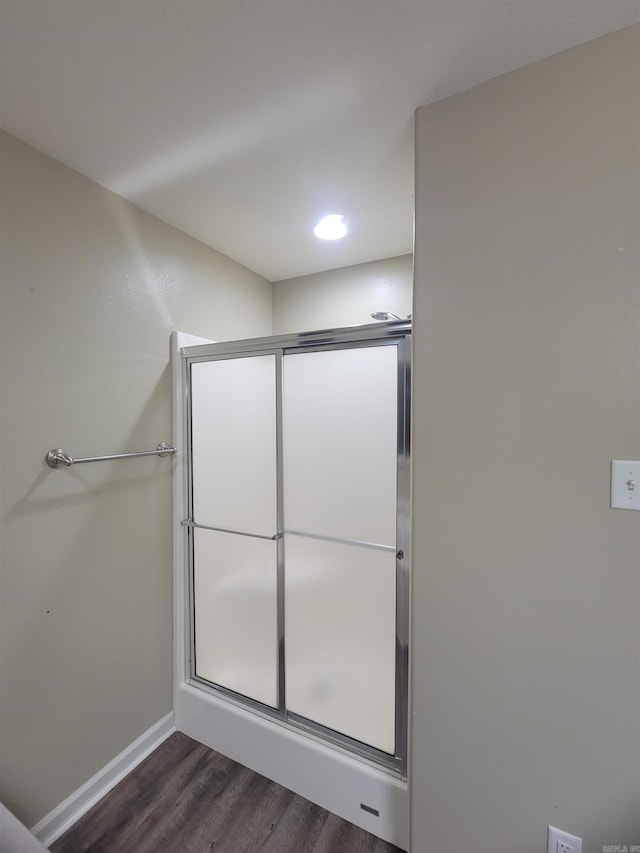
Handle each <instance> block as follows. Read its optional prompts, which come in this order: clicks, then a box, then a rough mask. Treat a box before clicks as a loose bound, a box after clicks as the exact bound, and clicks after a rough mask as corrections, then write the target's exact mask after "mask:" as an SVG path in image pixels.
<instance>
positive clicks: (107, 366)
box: [0, 135, 271, 824]
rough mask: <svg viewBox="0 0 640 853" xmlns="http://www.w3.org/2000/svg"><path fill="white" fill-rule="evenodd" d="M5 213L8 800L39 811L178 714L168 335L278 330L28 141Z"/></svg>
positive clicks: (235, 271)
mask: <svg viewBox="0 0 640 853" xmlns="http://www.w3.org/2000/svg"><path fill="white" fill-rule="evenodd" d="M0 141H1V147H2V151H1V154H2V159H1V170H2V171H1V190H0V191H1V197H2V206H1V211H2V218H1V222H0V226H1V228H0V230H1V233H2V241H3V242H2V291H1V297H0V298H1V301H0V310H1V318H0V342H1V347H2V349H1V370H2V373H1V380H2V392H1V398H0V399H1V403H2V409H1V420H0V429H1V433H0V435H1V438H2V445H1V450H2V459H1V466H2V480H1V489H2V492H1V496H2V508H1V512H2V527H1V534H2V576H1V589H0V600H1V602H2V613H1V619H0V625H1V630H2V636H1V650H2V675H1V680H2V692H1V699H2V728H1V731H0V748H1V750H2V755H1V759H0V766H1V767H2V773H3V780H2V788H1V790H0V799H2V800H3V801H4V802H5V803H6V804H7V805H8V806H9V807H10V808H12V809H14V810H15V812H16V814H17V815H18V816H19V817H21V818H22V819H23V820H24V821H25V822H26V823H28V824H31V823H33V822H35V821H36V820H38V819H39V818H41V817H42V816H43V815H44V814H45V813H47V812H48V811H50V810H51V809H52V808H53V807H55V806H56V805H58V803H60V801H61V800H62V799H64V798H65V797H66V796H67V795H68V794H69V793H71V792H72V791H73V790H75V788H77V787H78V786H79V785H80V784H82V783H83V782H85V781H86V780H87V779H88V778H89V777H90V776H91V775H92V774H93V773H95V772H96V771H97V770H98V769H100V768H101V767H102V766H103V765H104V764H106V763H107V762H108V761H110V760H111V759H112V758H113V757H114V756H115V755H116V754H117V753H118V752H120V751H121V750H122V749H123V748H124V747H125V746H127V745H128V744H130V743H131V742H132V741H133V740H134V739H135V738H136V737H137V736H138V735H140V734H141V733H142V732H143V731H144V730H146V729H147V728H148V727H149V726H150V725H152V724H153V723H155V722H156V721H157V720H158V719H159V718H160V717H162V716H163V715H164V714H166V713H167V712H168V711H170V710H171V705H172V694H171V665H172V657H171V645H172V637H171V593H172V590H171V462H170V461H169V460H167V459H156V458H149V459H140V460H131V461H128V462H110V463H102V464H96V465H84V466H80V467H78V468H76V469H72V470H69V471H66V470H63V471H55V472H54V471H50V470H49V469H47V468H45V467H44V466H43V457H44V454H45V452H46V451H47V450H49V449H50V448H52V447H62V448H64V449H65V450H67V451H68V452H69V453H71V454H72V455H76V456H84V455H93V454H100V453H109V452H122V451H127V450H135V449H145V448H149V447H155V445H156V444H157V442H159V441H160V440H162V439H164V440H167V441H169V440H170V436H171V399H170V374H169V369H168V354H169V332H170V331H171V330H172V329H179V330H182V331H186V332H191V333H193V334H195V335H201V336H204V337H209V338H215V339H223V338H236V337H250V336H253V335H266V334H270V333H271V287H270V285H269V284H268V283H267V282H265V281H264V280H263V279H261V278H260V277H258V276H257V275H255V274H254V273H252V272H250V271H248V270H246V269H244V268H243V267H240V266H238V265H237V264H235V263H233V262H232V261H230V260H228V259H227V258H225V257H223V256H222V255H219V254H218V253H216V252H214V251H212V250H211V249H209V248H207V247H206V246H204V245H203V244H201V243H198V242H197V241H195V240H193V239H191V238H190V237H187V236H185V235H184V234H182V233H180V232H178V231H176V230H175V229H173V228H170V227H169V226H167V225H165V224H164V223H162V222H160V221H159V220H157V219H155V218H154V217H152V216H149V215H148V214H146V213H143V212H142V211H141V210H139V209H138V208H136V207H134V206H132V205H130V204H128V203H126V202H124V201H123V200H122V199H121V198H119V197H117V196H115V195H113V194H112V193H109V192H107V191H106V190H104V189H102V188H101V187H99V186H98V185H97V184H95V183H93V182H91V181H90V180H88V179H87V178H84V177H82V176H81V175H79V174H78V173H77V172H73V171H71V170H70V169H67V168H65V167H64V166H62V165H61V164H59V163H57V162H55V161H53V160H51V159H49V158H48V157H45V156H43V155H41V154H39V153H37V152H36V151H34V150H33V149H31V148H29V147H27V146H26V145H24V144H23V143H21V142H19V141H18V140H16V139H14V138H13V137H10V136H7V135H2V136H0Z"/></svg>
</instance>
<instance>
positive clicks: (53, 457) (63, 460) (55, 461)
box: [45, 441, 176, 469]
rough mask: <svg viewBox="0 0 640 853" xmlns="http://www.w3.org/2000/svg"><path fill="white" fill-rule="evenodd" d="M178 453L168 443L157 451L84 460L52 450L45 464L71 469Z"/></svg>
mask: <svg viewBox="0 0 640 853" xmlns="http://www.w3.org/2000/svg"><path fill="white" fill-rule="evenodd" d="M175 452H176V448H175V447H171V446H170V445H168V444H167V443H166V442H164V441H161V442H160V444H159V445H158V446H157V447H156V449H155V450H140V451H138V452H137V453H114V454H112V455H111V456H84V457H83V458H82V459H73V458H72V457H71V456H69V454H68V453H65V451H64V450H60V448H58V449H57V450H50V451H49V452H48V453H47V455H46V456H45V462H46V463H47V465H48V466H49V468H54V469H56V468H69V467H70V466H71V465H80V464H82V463H83V462H108V461H110V460H111V459H133V458H135V457H136V456H170V455H171V454H172V453H175Z"/></svg>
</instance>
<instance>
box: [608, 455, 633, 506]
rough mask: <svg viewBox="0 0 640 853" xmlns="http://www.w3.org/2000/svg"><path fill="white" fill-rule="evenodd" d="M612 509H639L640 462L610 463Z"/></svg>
mask: <svg viewBox="0 0 640 853" xmlns="http://www.w3.org/2000/svg"><path fill="white" fill-rule="evenodd" d="M611 507H612V509H640V462H629V461H627V460H624V459H614V460H612V462H611Z"/></svg>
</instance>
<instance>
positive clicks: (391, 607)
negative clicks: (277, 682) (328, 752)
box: [285, 535, 396, 754]
mask: <svg viewBox="0 0 640 853" xmlns="http://www.w3.org/2000/svg"><path fill="white" fill-rule="evenodd" d="M286 554H287V584H286V589H285V620H286V626H287V630H286V640H285V643H286V653H285V660H286V679H287V708H288V709H289V710H290V711H292V712H293V713H295V714H299V715H300V716H302V717H306V718H307V719H309V720H313V721H314V722H316V723H320V724H321V725H323V726H327V727H328V728H330V729H334V730H335V731H337V732H340V733H341V734H344V735H348V736H349V737H352V738H355V739H356V740H359V741H362V742H363V743H366V744H369V745H370V746H374V747H376V748H378V749H381V750H382V751H383V752H387V753H390V754H393V752H394V747H395V729H394V721H395V625H396V619H395V613H396V607H395V602H396V589H395V584H396V571H395V555H394V554H393V552H389V551H381V550H373V549H370V548H361V547H357V546H353V545H343V544H338V543H335V542H322V541H318V540H314V539H307V538H303V537H298V536H291V535H289V536H287V537H286Z"/></svg>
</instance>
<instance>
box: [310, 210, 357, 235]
mask: <svg viewBox="0 0 640 853" xmlns="http://www.w3.org/2000/svg"><path fill="white" fill-rule="evenodd" d="M348 230H349V229H348V228H347V226H346V223H345V221H344V216H342V214H341V213H330V214H329V216H325V217H323V218H322V219H321V220H320V222H318V224H317V225H316V227H315V228H314V229H313V233H314V234H315V235H316V237H319V238H320V239H321V240H340V239H341V238H342V237H344V236H345V235H346V233H347V231H348Z"/></svg>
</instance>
